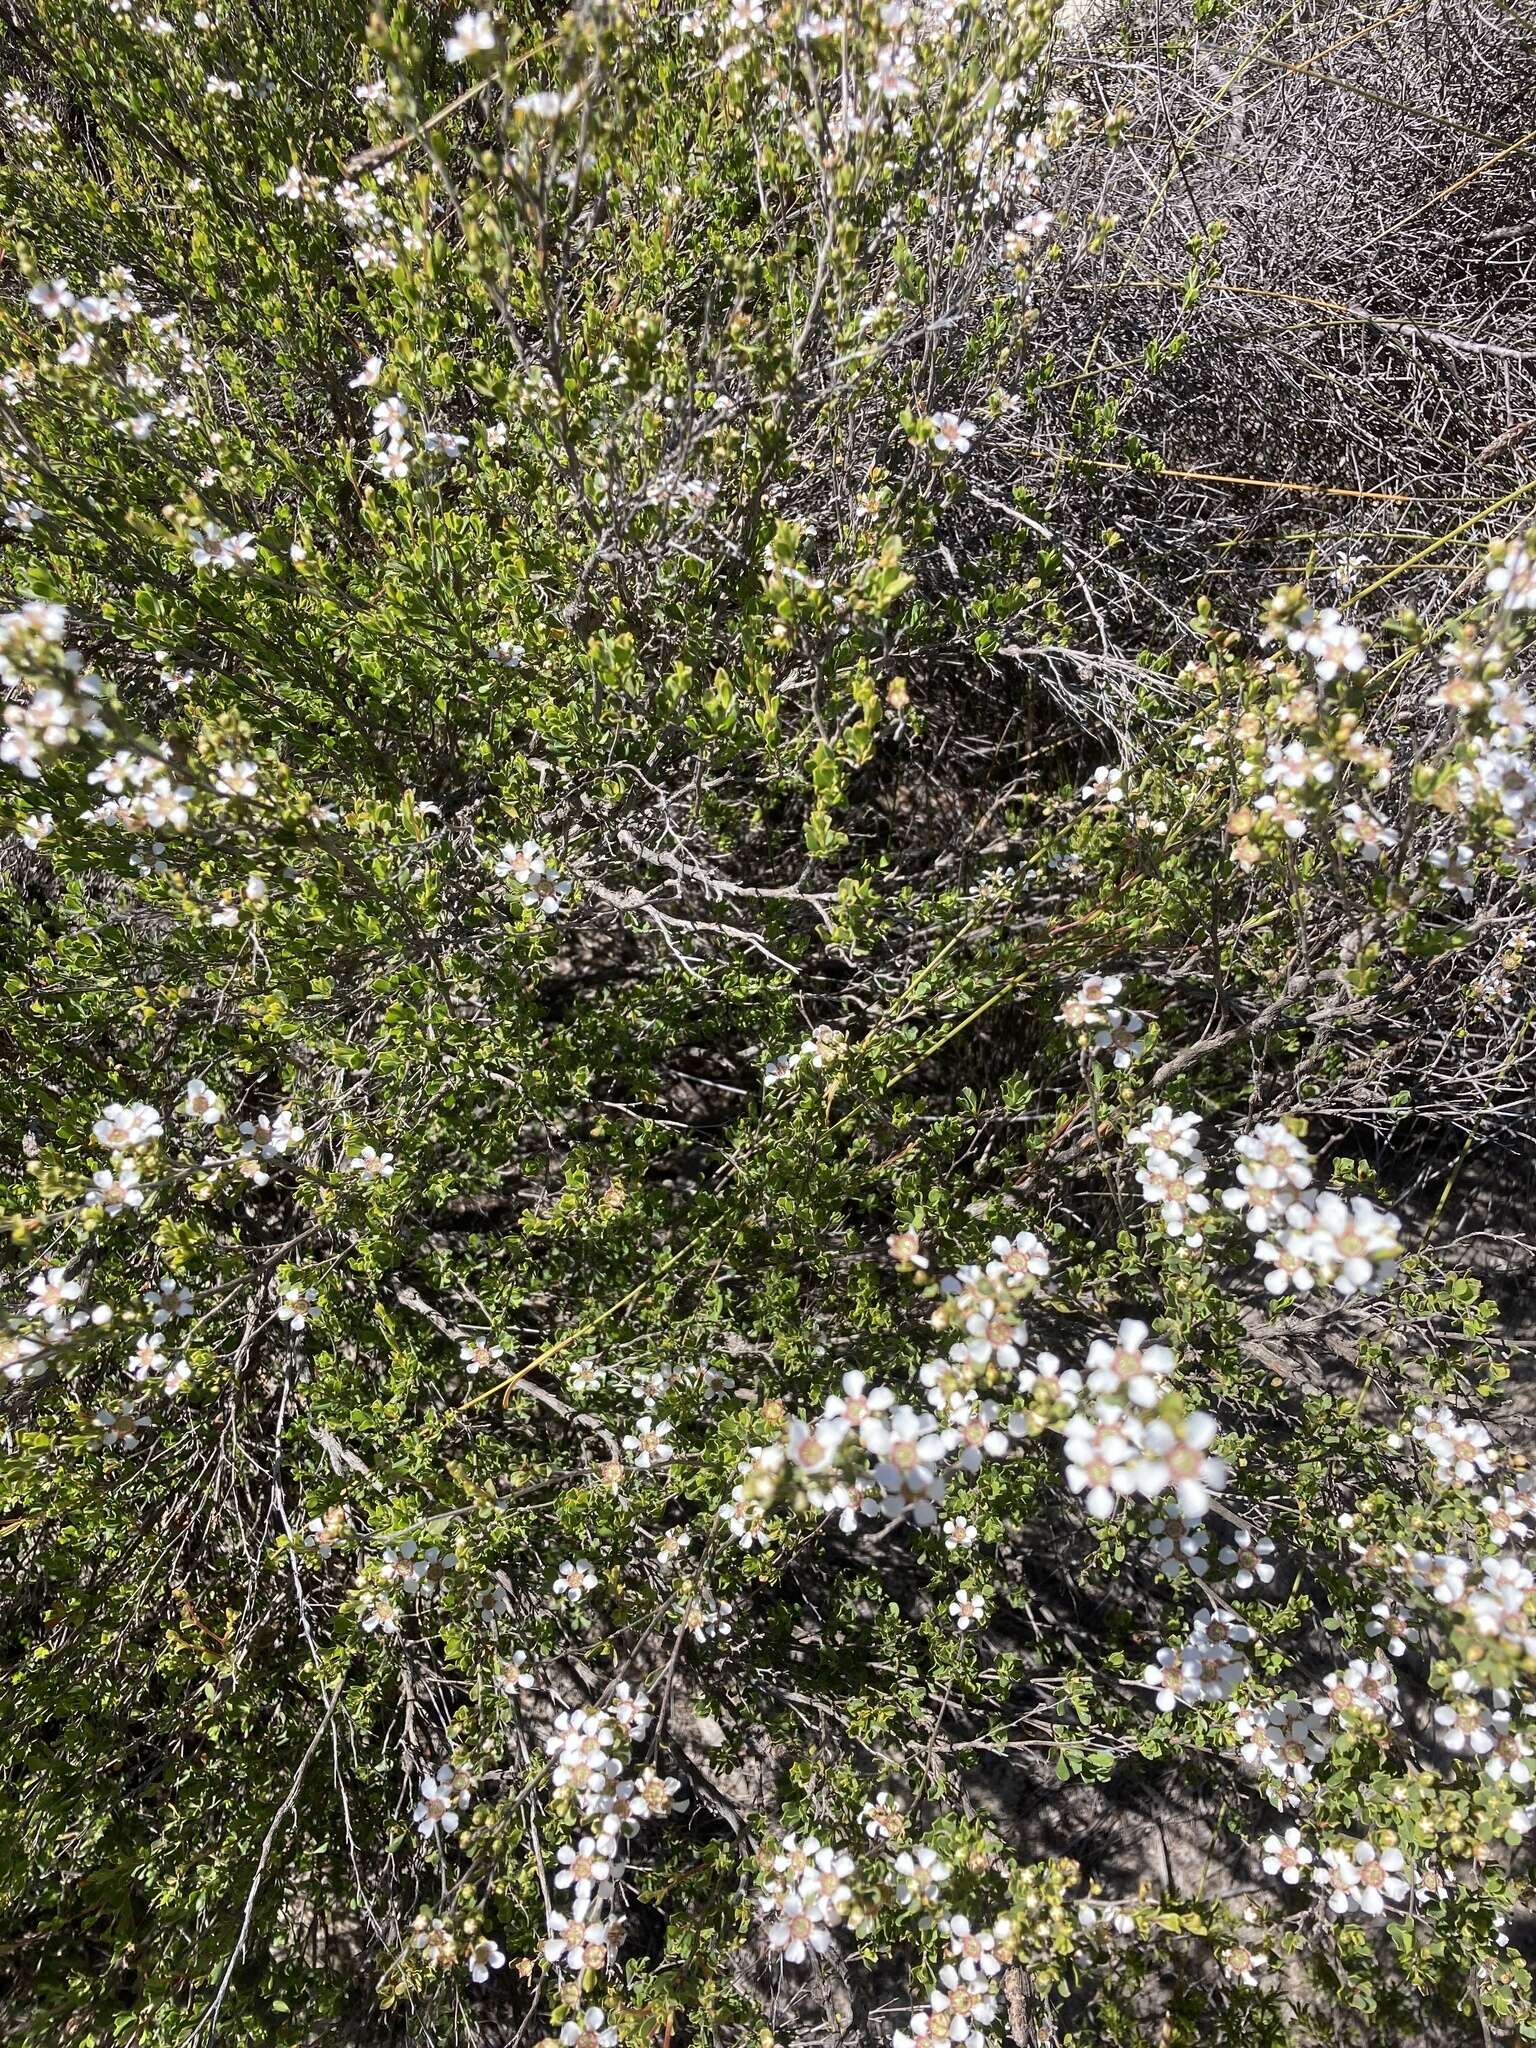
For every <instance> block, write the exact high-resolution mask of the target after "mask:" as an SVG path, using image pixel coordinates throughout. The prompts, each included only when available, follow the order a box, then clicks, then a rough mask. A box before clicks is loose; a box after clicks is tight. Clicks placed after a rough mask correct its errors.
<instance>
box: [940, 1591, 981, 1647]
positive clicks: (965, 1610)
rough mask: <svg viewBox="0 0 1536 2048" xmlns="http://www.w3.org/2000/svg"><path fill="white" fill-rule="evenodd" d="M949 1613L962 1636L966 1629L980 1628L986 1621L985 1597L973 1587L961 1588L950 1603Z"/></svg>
mask: <svg viewBox="0 0 1536 2048" xmlns="http://www.w3.org/2000/svg"><path fill="white" fill-rule="evenodd" d="M949 1612H950V1615H951V1618H952V1619H953V1621H954V1624H955V1627H956V1629H957V1630H958V1631H959V1632H960V1633H961V1634H962V1635H963V1634H964V1633H965V1631H966V1630H967V1629H968V1628H981V1627H983V1626H984V1625H985V1623H986V1619H987V1596H986V1594H985V1593H983V1592H981V1591H979V1590H978V1589H976V1588H975V1587H971V1586H962V1587H961V1588H960V1589H959V1591H958V1592H957V1593H956V1594H955V1597H954V1599H953V1600H951V1601H950V1603H949Z"/></svg>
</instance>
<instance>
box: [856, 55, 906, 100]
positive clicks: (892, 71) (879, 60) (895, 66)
mask: <svg viewBox="0 0 1536 2048" xmlns="http://www.w3.org/2000/svg"><path fill="white" fill-rule="evenodd" d="M915 62H916V57H915V54H914V52H913V50H912V49H911V47H910V45H909V44H907V43H901V44H894V43H887V44H886V46H885V47H884V49H882V50H879V51H877V52H876V55H875V68H874V70H873V71H871V72H870V74H869V81H868V82H869V86H870V89H871V91H873V92H876V93H878V94H879V95H880V97H881V98H882V99H886V100H904V99H911V98H912V96H913V95H914V94H915V93H916V91H917V81H916V80H915V79H914V78H913V76H912V67H913V65H914V63H915Z"/></svg>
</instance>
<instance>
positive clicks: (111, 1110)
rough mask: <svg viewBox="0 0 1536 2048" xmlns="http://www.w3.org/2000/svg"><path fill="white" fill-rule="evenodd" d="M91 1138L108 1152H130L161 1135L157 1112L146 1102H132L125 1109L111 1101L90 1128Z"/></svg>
mask: <svg viewBox="0 0 1536 2048" xmlns="http://www.w3.org/2000/svg"><path fill="white" fill-rule="evenodd" d="M91 1136H92V1137H93V1138H94V1139H95V1140H96V1142H97V1144H98V1145H104V1146H106V1148H107V1150H108V1151H109V1152H134V1151H137V1150H138V1148H139V1147H140V1146H141V1145H152V1144H153V1143H154V1142H155V1140H156V1139H157V1138H160V1137H163V1136H164V1131H163V1128H162V1125H161V1122H160V1112H159V1110H158V1109H155V1108H153V1107H152V1106H151V1105H150V1104H149V1103H147V1102H135V1103H133V1104H131V1105H130V1106H129V1107H128V1108H127V1109H124V1108H123V1106H122V1105H121V1103H117V1102H111V1103H108V1105H107V1107H106V1108H105V1109H104V1110H103V1111H102V1112H101V1115H100V1116H99V1117H97V1119H96V1121H95V1123H94V1124H93V1125H92V1126H91Z"/></svg>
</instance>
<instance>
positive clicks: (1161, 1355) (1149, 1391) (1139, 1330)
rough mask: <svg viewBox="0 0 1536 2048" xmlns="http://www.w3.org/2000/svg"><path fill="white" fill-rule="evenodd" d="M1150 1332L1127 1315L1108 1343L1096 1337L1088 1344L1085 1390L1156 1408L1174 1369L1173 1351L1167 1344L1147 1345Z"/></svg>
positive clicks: (1142, 1324)
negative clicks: (1086, 1386) (1164, 1385)
mask: <svg viewBox="0 0 1536 2048" xmlns="http://www.w3.org/2000/svg"><path fill="white" fill-rule="evenodd" d="M1150 1334H1151V1333H1150V1331H1149V1330H1148V1328H1147V1326H1146V1324H1145V1323H1143V1322H1138V1321H1137V1320H1136V1318H1135V1317H1133V1316H1127V1317H1126V1318H1125V1319H1124V1321H1123V1322H1122V1323H1121V1324H1120V1327H1119V1329H1118V1330H1117V1331H1116V1333H1115V1341H1114V1342H1113V1343H1112V1344H1111V1343H1110V1342H1108V1341H1107V1339H1105V1338H1103V1337H1095V1338H1094V1340H1093V1342H1092V1343H1091V1344H1090V1345H1089V1347H1088V1358H1087V1365H1088V1391H1089V1393H1091V1394H1099V1395H1107V1396H1111V1397H1114V1398H1117V1399H1120V1400H1125V1401H1129V1402H1131V1403H1132V1404H1133V1405H1134V1406H1135V1407H1138V1408H1155V1407H1156V1406H1157V1403H1158V1402H1159V1401H1160V1400H1161V1399H1162V1393H1163V1383H1164V1381H1165V1380H1166V1379H1167V1377H1168V1375H1169V1373H1171V1372H1172V1371H1173V1353H1172V1352H1171V1351H1170V1350H1169V1349H1168V1346H1167V1345H1166V1344H1149V1343H1148V1342H1147V1338H1148V1336H1149V1335H1150Z"/></svg>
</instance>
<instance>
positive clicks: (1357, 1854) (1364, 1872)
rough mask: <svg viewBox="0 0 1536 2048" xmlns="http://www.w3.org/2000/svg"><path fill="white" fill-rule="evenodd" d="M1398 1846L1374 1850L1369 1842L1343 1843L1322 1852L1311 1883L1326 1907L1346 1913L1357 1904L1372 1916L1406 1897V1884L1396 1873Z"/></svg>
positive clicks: (1399, 1861) (1399, 1864)
mask: <svg viewBox="0 0 1536 2048" xmlns="http://www.w3.org/2000/svg"><path fill="white" fill-rule="evenodd" d="M1402 1869H1403V1852H1402V1850H1401V1849H1378V1848H1376V1847H1375V1845H1374V1844H1373V1843H1371V1842H1352V1843H1345V1844H1343V1845H1342V1846H1341V1847H1339V1848H1337V1849H1328V1850H1326V1851H1325V1852H1324V1854H1323V1857H1322V1860H1321V1862H1319V1863H1318V1864H1317V1865H1316V1866H1315V1867H1314V1869H1313V1872H1312V1878H1313V1882H1314V1883H1315V1884H1317V1885H1318V1886H1319V1887H1321V1888H1322V1889H1323V1890H1324V1891H1325V1892H1326V1894H1327V1903H1328V1910H1329V1911H1330V1912H1332V1913H1346V1912H1348V1910H1349V1908H1350V1907H1351V1906H1358V1907H1359V1909H1360V1911H1361V1912H1362V1913H1366V1914H1369V1915H1370V1916H1371V1917H1372V1918H1373V1919H1375V1918H1379V1916H1380V1915H1381V1914H1383V1913H1385V1911H1386V1910H1387V1907H1388V1905H1389V1904H1392V1905H1396V1904H1398V1903H1399V1902H1400V1901H1401V1900H1403V1899H1405V1898H1407V1896H1408V1883H1407V1880H1406V1878H1404V1877H1403V1876H1401V1875H1400V1873H1401V1871H1402Z"/></svg>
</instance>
